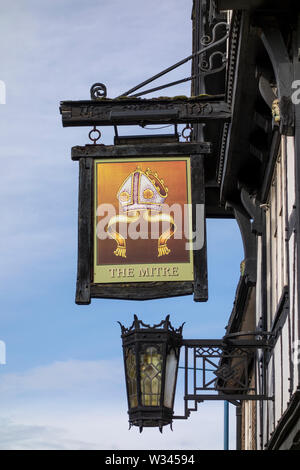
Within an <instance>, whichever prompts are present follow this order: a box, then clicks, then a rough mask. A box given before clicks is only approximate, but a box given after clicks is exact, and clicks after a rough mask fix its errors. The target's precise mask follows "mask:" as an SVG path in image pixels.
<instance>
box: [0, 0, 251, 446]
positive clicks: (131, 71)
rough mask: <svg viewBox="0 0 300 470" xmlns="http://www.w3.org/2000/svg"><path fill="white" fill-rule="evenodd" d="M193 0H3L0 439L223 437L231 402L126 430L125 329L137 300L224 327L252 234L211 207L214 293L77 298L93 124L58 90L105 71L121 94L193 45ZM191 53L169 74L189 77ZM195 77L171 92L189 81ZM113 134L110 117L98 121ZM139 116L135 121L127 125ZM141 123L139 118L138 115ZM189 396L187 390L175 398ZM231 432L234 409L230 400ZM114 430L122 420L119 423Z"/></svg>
mask: <svg viewBox="0 0 300 470" xmlns="http://www.w3.org/2000/svg"><path fill="white" fill-rule="evenodd" d="M191 6H192V1H191V0H189V1H186V2H174V1H173V0H164V2H161V1H158V0H152V2H140V1H137V0H129V1H127V2H124V1H122V0H98V1H96V0H87V1H85V2H81V1H77V0H72V1H71V0H51V1H50V0H45V1H44V2H39V1H37V0H35V1H34V0H27V1H26V2H24V1H22V0H15V1H14V2H8V1H7V0H4V1H2V2H1V6H0V31H1V33H0V36H1V41H0V57H1V62H0V63H1V67H0V80H3V81H4V82H5V84H6V91H7V96H6V104H5V105H3V104H2V105H0V123H1V125H0V138H1V146H0V158H1V176H0V182H1V184H0V204H1V226H0V239H1V243H0V263H1V270H0V278H1V279H0V296H1V304H0V305H1V310H0V340H3V341H5V343H6V347H7V364H6V365H0V401H1V406H0V424H1V426H0V448H4V449H23V448H25V449H40V448H41V449H44V448H45V449H47V448H49V449H60V448H62V449H81V448H82V449H97V448H99V449H101V448H106V449H138V448H144V449H148V448H149V449H150V448H153V449H167V448H170V449H172V448H173V449H188V448H194V449H196V448H201V449H215V448H222V439H223V436H222V426H223V423H222V411H223V404H222V403H211V404H210V403H207V404H202V405H200V406H199V411H198V412H197V413H194V414H193V415H192V417H191V418H190V419H189V420H188V421H178V422H176V421H175V422H174V432H173V433H172V432H171V431H170V430H169V429H166V430H165V431H164V434H163V436H161V434H160V433H159V432H158V431H157V430H151V429H146V430H145V431H144V432H143V434H142V435H139V434H138V431H137V429H132V430H131V431H128V430H127V429H128V423H127V414H126V411H127V409H126V406H127V405H126V397H125V383H124V372H123V368H122V367H123V365H122V350H121V340H120V330H119V325H118V324H117V321H118V320H120V321H121V322H123V323H125V324H130V323H131V322H132V317H133V314H135V313H136V314H138V315H139V316H140V317H141V318H142V319H143V320H144V321H145V322H147V323H156V322H158V321H160V320H161V318H162V317H165V316H166V315H167V314H170V315H171V320H172V322H173V323H174V325H178V324H181V323H182V322H183V321H185V322H186V325H185V327H184V336H185V337H186V338H214V337H221V336H223V334H224V327H225V325H226V322H227V320H228V317H229V314H230V312H231V309H232V305H233V300H234V294H235V288H236V284H237V282H238V279H239V265H240V262H241V260H242V259H243V252H242V243H241V239H240V235H239V232H238V228H237V225H236V223H235V222H234V221H228V220H227V221H226V220H209V221H208V269H209V271H208V272H209V301H208V302H207V303H205V304H196V303H194V302H193V300H192V297H190V296H188V297H183V298H173V299H172V298H171V299H165V300H155V301H146V302H141V303H139V302H129V301H128V302H125V301H122V302H121V301H116V300H93V301H92V304H91V305H90V306H76V305H75V303H74V296H75V281H76V262H77V259H76V258H77V251H76V250H77V198H78V193H77V190H78V188H77V185H78V166H77V163H74V162H72V161H71V159H70V149H71V147H72V146H74V145H85V144H86V143H88V132H89V129H88V128H66V129H63V128H62V125H61V117H60V115H59V102H60V101H61V100H70V99H72V100H77V99H89V89H90V86H91V85H92V84H93V83H95V82H98V81H100V82H103V83H105V84H106V85H107V88H108V96H109V97H115V96H117V95H119V94H121V93H122V92H124V91H125V90H127V89H128V88H130V87H132V86H134V85H135V84H137V83H139V82H140V81H142V80H144V79H145V78H148V77H149V76H151V75H153V74H155V73H156V72H158V71H159V70H161V69H162V68H165V67H167V66H169V65H171V64H172V63H174V62H177V61H178V60H180V59H181V58H183V57H185V56H187V55H189V54H190V53H191V42H192V41H191V32H192V25H191V19H190V16H191ZM189 73H190V64H188V65H187V66H184V67H182V68H180V69H178V70H177V71H176V72H174V73H172V75H171V76H169V77H165V78H164V79H163V80H162V81H161V82H165V81H168V80H173V79H177V78H183V77H186V76H188V75H189ZM189 86H190V85H189V84H184V85H181V86H178V87H176V88H173V89H167V90H165V92H164V94H168V95H171V94H187V95H188V94H189V93H190V90H189ZM101 131H102V132H103V138H102V142H103V143H105V144H111V143H112V139H113V136H112V131H111V130H110V129H109V128H104V129H101ZM128 131H129V130H128V129H126V131H125V130H124V133H126V132H128ZM130 132H133V130H132V129H131V130H130ZM182 406H183V400H182V391H181V390H178V393H177V410H176V413H177V414H180V412H181V407H182ZM231 416H232V418H231V429H232V434H231V446H234V423H233V421H234V410H233V409H231ZM116 430H117V432H116Z"/></svg>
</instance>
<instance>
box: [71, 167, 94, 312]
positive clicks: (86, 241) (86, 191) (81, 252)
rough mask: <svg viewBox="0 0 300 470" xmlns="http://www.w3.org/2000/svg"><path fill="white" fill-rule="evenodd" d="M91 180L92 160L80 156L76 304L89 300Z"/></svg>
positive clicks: (84, 303) (83, 303) (85, 302)
mask: <svg viewBox="0 0 300 470" xmlns="http://www.w3.org/2000/svg"><path fill="white" fill-rule="evenodd" d="M92 182H93V160H92V159H91V158H88V159H86V158H82V159H81V160H80V162H79V200H78V255H77V256H78V260H77V283H76V298H75V302H76V304H78V305H88V304H89V303H90V302H91V292H90V284H91V267H92V264H91V260H92V187H93V185H92Z"/></svg>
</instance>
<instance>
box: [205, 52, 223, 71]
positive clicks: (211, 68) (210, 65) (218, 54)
mask: <svg viewBox="0 0 300 470" xmlns="http://www.w3.org/2000/svg"><path fill="white" fill-rule="evenodd" d="M216 57H220V59H221V64H222V65H220V66H219V67H215V68H214V62H215V58H216ZM226 64H227V58H226V53H225V52H224V53H223V52H221V51H215V52H213V53H212V54H211V55H210V57H209V59H208V60H205V59H203V60H202V61H201V63H200V64H199V70H200V72H201V74H203V75H210V74H212V73H217V72H221V70H224V68H225V67H226Z"/></svg>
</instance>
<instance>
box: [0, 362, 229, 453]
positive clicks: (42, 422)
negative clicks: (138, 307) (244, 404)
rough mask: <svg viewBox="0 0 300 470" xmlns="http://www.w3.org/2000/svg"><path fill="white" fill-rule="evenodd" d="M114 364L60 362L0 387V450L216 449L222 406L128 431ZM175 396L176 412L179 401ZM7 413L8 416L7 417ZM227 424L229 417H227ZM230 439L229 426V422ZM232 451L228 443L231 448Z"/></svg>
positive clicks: (8, 378) (10, 377) (6, 379)
mask: <svg viewBox="0 0 300 470" xmlns="http://www.w3.org/2000/svg"><path fill="white" fill-rule="evenodd" d="M123 374H124V373H123V370H121V363H120V362H119V361H73V360H70V361H66V362H56V363H53V364H49V365H48V366H44V367H42V366H41V367H38V368H35V369H32V370H28V371H27V372H23V373H20V374H3V375H2V377H1V381H0V401H1V412H0V424H1V425H0V442H2V448H4V449H42V448H45V449H122V450H125V449H178V450H180V449H203V450H204V449H205V450H206V449H221V448H222V431H223V405H222V403H206V404H201V405H199V410H198V412H197V413H193V414H192V416H191V417H190V418H189V420H188V421H185V420H183V421H182V420H178V421H176V420H175V421H174V423H173V429H174V431H173V432H172V431H171V430H170V428H169V427H165V428H164V432H163V434H162V435H161V434H160V433H159V431H158V430H157V429H145V430H144V431H143V433H142V434H139V431H138V429H137V428H132V429H131V430H130V431H128V423H127V414H126V411H127V409H126V406H127V404H126V399H125V383H124V377H123ZM180 393H181V391H179V390H178V400H177V401H178V403H179V405H178V408H179V410H178V412H177V411H176V414H179V413H180V408H181V407H182V406H183V399H182V398H181V397H180ZM12 410H13V411H12ZM232 418H233V416H232ZM231 427H232V432H231V435H232V438H234V424H233V420H231ZM232 446H234V443H233V442H232Z"/></svg>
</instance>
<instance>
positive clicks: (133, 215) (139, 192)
mask: <svg viewBox="0 0 300 470" xmlns="http://www.w3.org/2000/svg"><path fill="white" fill-rule="evenodd" d="M167 196H168V188H167V187H166V186H165V183H164V181H163V180H162V179H160V178H159V177H158V174H157V173H156V172H152V171H151V170H150V168H147V169H146V170H145V171H143V170H142V169H141V168H140V167H139V166H138V167H137V168H136V169H135V170H134V171H133V172H132V173H130V174H129V175H128V176H127V178H126V179H125V181H124V182H123V183H122V185H121V186H120V189H119V191H118V193H117V199H118V200H119V204H120V207H121V208H122V211H123V214H119V215H117V216H114V217H112V218H111V219H110V221H109V223H108V224H107V227H106V231H107V232H108V234H109V236H110V237H111V238H113V239H114V240H115V241H116V242H117V248H116V250H115V251H114V254H115V255H116V256H121V257H123V258H126V242H125V239H124V237H123V236H122V235H121V234H120V233H118V232H117V231H116V230H115V229H114V228H113V227H114V226H115V225H116V224H117V223H118V222H125V223H128V224H129V223H131V222H136V221H137V220H138V219H139V218H140V216H141V215H142V216H143V218H144V219H145V220H146V221H148V222H152V223H155V222H157V223H158V222H160V221H162V222H168V223H169V228H168V229H167V230H165V231H164V232H163V233H162V234H161V235H160V237H159V239H158V254H157V256H158V257H160V256H163V255H168V254H169V253H170V252H171V250H170V249H169V248H168V247H167V240H168V239H169V238H171V236H172V235H173V234H174V233H175V231H176V226H175V223H174V220H173V217H172V216H170V215H169V214H166V213H163V212H162V206H163V204H165V200H166V198H167ZM153 212H154V213H153Z"/></svg>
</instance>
